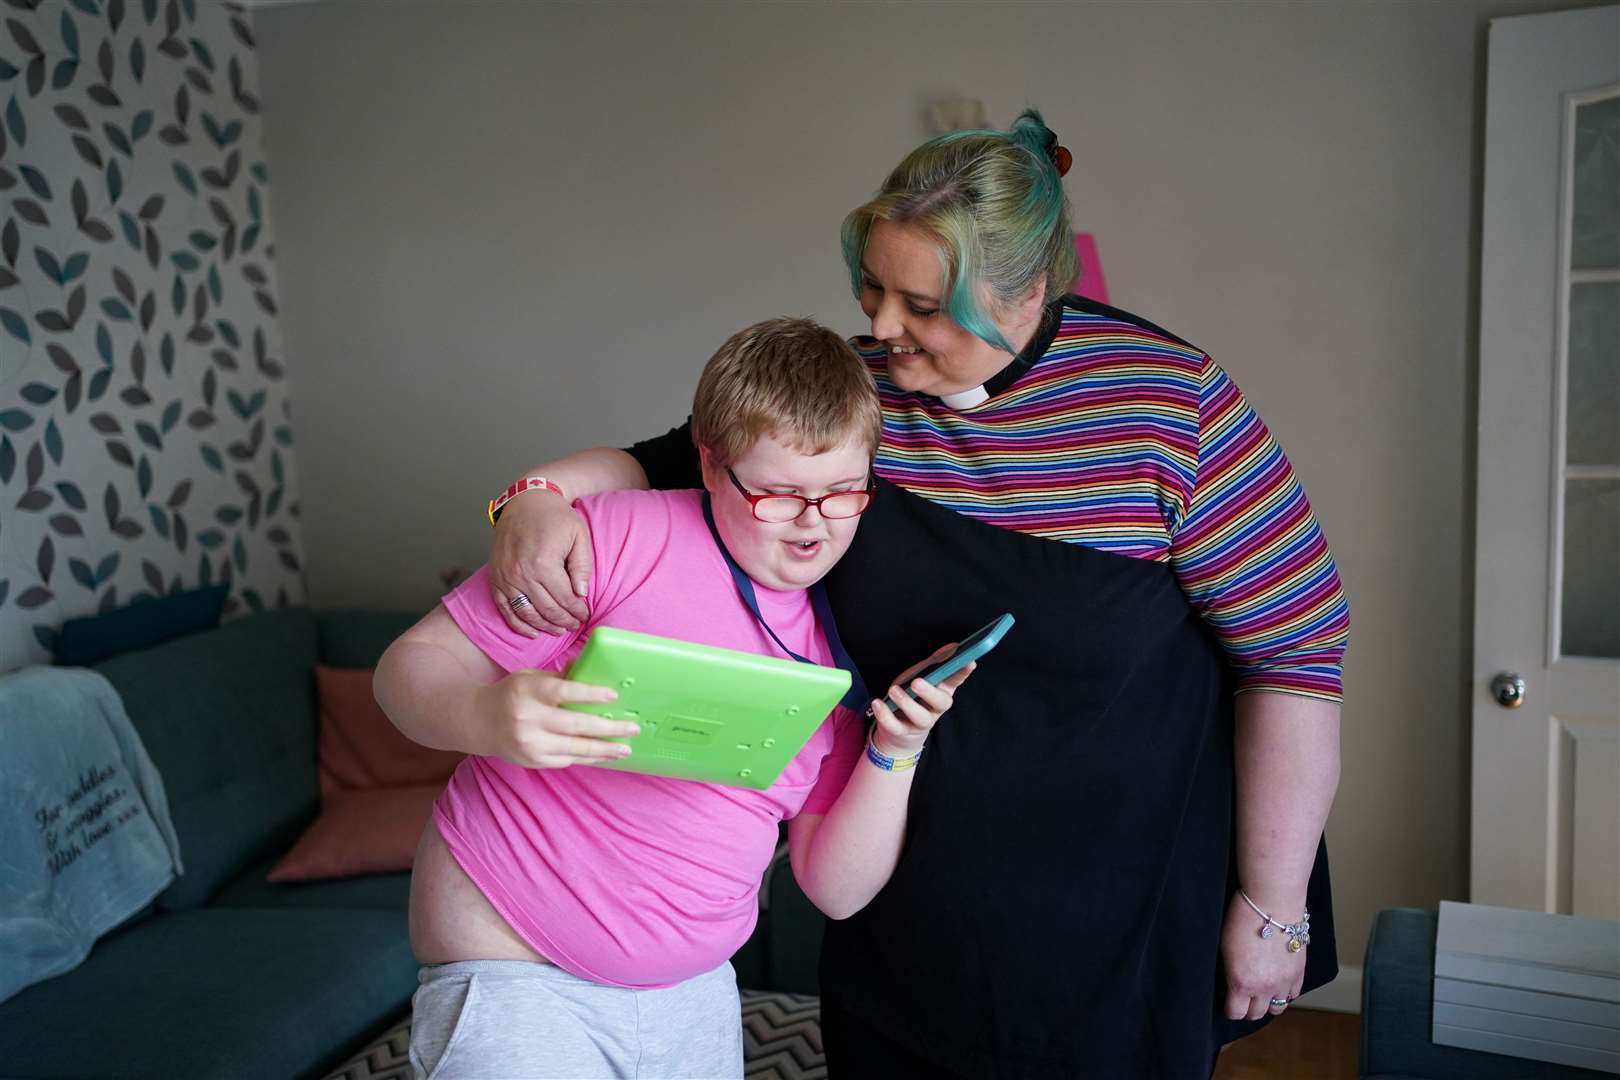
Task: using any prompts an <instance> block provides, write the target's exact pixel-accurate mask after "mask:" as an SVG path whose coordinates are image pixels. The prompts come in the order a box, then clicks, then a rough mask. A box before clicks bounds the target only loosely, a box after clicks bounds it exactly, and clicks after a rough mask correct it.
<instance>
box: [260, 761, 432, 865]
mask: <svg viewBox="0 0 1620 1080" xmlns="http://www.w3.org/2000/svg"><path fill="white" fill-rule="evenodd" d="M443 790H444V784H443V782H440V783H437V784H420V785H418V786H416V787H396V788H377V789H374V790H372V791H335V792H332V793H331V794H329V795H327V796H324V797H323V798H322V800H321V814H320V816H319V817H317V818H316V819H315V821H314V823H313V824H311V825H310V827H309V828H307V829H305V830H304V835H303V836H300V837H299V838H298V843H296V844H294V845H293V849H292V850H291V851H289V852H287V854H286V855H285V856H283V857H282V860H281V861H280V862H278V863H276V865H275V867H274V868H272V869H271V871H270V873H269V874H268V875H266V876H267V877H268V878H269V879H270V880H271V881H314V880H317V879H319V878H336V877H349V876H351V875H353V874H380V873H383V872H385V871H389V870H409V869H410V868H411V859H412V856H414V855H415V854H416V842H417V841H418V840H419V839H421V837H422V827H423V826H424V825H426V824H427V820H428V815H429V814H431V813H432V812H433V800H434V799H436V798H438V797H439V793H440V792H441V791H443Z"/></svg>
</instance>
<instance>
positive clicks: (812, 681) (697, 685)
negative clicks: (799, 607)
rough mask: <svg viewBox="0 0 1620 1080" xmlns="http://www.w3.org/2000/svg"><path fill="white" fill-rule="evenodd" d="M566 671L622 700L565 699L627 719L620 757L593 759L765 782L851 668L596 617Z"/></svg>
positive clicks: (737, 782)
mask: <svg viewBox="0 0 1620 1080" xmlns="http://www.w3.org/2000/svg"><path fill="white" fill-rule="evenodd" d="M568 678H570V679H573V680H575V681H577V682H585V683H592V684H594V685H597V686H611V687H613V688H614V689H615V690H617V691H618V694H619V696H618V700H617V701H612V702H608V703H605V704H594V703H592V704H586V703H580V704H571V705H568V706H567V708H570V709H577V710H578V711H580V712H590V713H595V714H597V715H598V716H605V717H609V718H612V719H623V720H633V721H634V722H635V723H636V724H638V725H639V726H640V727H641V734H639V735H636V736H632V737H630V738H625V739H618V740H615V741H617V742H623V743H625V744H627V745H628V746H629V747H630V748H631V751H630V756H629V757H627V758H625V759H624V760H622V761H615V762H604V763H602V764H600V765H599V766H597V767H599V768H604V769H621V770H625V771H628V772H641V773H651V774H653V775H656V776H672V777H676V778H679V779H682V780H703V781H707V782H709V783H714V784H730V785H733V786H735V787H749V788H757V789H759V790H761V791H763V790H764V789H766V788H768V787H770V786H771V785H772V784H773V783H775V782H776V778H777V777H778V776H779V775H781V772H782V770H783V769H784V768H785V767H786V766H787V763H788V762H789V761H791V760H793V756H794V755H795V754H797V753H798V752H799V750H800V749H801V748H802V747H803V746H804V744H805V743H806V742H807V741H809V738H810V736H811V735H812V734H814V732H815V730H816V728H817V727H819V726H820V725H821V722H822V721H823V720H824V719H826V717H827V714H828V713H830V712H831V711H832V709H833V706H835V705H837V704H838V702H839V699H841V698H842V697H843V696H844V694H845V693H846V692H847V691H848V690H849V684H850V677H849V672H847V671H843V670H841V669H839V668H830V667H821V666H819V665H816V664H801V663H799V662H797V661H794V660H783V659H779V658H777V657H773V656H756V655H755V654H753V653H746V652H738V651H736V650H734V649H721V648H716V647H714V646H711V645H697V644H694V643H692V642H689V641H679V640H677V639H675V638H666V637H659V636H657V635H654V634H642V633H637V632H636V631H634V630H620V629H617V628H615V627H611V626H599V627H597V628H596V629H595V630H593V631H591V636H590V638H589V640H587V641H586V643H585V648H584V650H583V651H581V652H580V654H579V656H578V658H577V659H575V661H574V663H573V665H572V666H571V667H570V668H569V669H568Z"/></svg>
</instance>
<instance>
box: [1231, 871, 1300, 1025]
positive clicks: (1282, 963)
mask: <svg viewBox="0 0 1620 1080" xmlns="http://www.w3.org/2000/svg"><path fill="white" fill-rule="evenodd" d="M1298 914H1300V912H1297V911H1295V912H1289V913H1287V914H1286V915H1283V914H1274V915H1273V918H1277V919H1286V918H1288V917H1290V916H1293V915H1298ZM1260 926H1261V920H1260V916H1258V915H1256V914H1255V913H1254V910H1253V909H1252V908H1250V907H1249V905H1248V904H1245V903H1244V902H1243V897H1241V896H1239V895H1238V894H1237V893H1236V892H1233V893H1232V896H1231V899H1230V900H1229V901H1228V903H1227V905H1226V925H1225V927H1224V928H1223V929H1222V931H1221V961H1222V963H1223V964H1224V965H1225V967H1226V1017H1227V1019H1228V1020H1244V1019H1247V1020H1258V1019H1260V1018H1261V1017H1262V1016H1264V1015H1266V1013H1268V1012H1269V1013H1271V1014H1272V1015H1273V1016H1280V1015H1282V1011H1283V1010H1284V1009H1286V1008H1287V1007H1288V1006H1287V1005H1274V1004H1272V1000H1273V999H1276V1000H1279V1001H1280V1000H1282V999H1284V998H1286V999H1287V1000H1288V1001H1290V1002H1291V1001H1293V1000H1294V999H1295V998H1297V997H1299V992H1300V988H1301V987H1302V986H1303V985H1304V982H1305V952H1306V950H1307V949H1309V948H1310V946H1309V945H1307V946H1305V947H1304V948H1302V949H1300V950H1299V951H1298V952H1289V951H1288V937H1287V935H1286V934H1283V933H1282V932H1281V931H1278V932H1277V933H1276V934H1273V935H1272V936H1271V937H1269V938H1263V937H1261V936H1260Z"/></svg>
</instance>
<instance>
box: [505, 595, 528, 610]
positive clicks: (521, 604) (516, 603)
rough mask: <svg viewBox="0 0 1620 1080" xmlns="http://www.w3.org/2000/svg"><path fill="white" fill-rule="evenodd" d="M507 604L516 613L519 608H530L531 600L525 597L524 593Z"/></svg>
mask: <svg viewBox="0 0 1620 1080" xmlns="http://www.w3.org/2000/svg"><path fill="white" fill-rule="evenodd" d="M506 603H507V606H508V607H510V608H511V609H512V610H513V611H516V610H518V609H519V608H526V607H528V606H529V598H528V597H527V596H524V595H523V594H522V593H518V594H517V595H516V596H514V597H512V599H510V600H508V601H507V602H506Z"/></svg>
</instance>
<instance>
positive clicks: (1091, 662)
mask: <svg viewBox="0 0 1620 1080" xmlns="http://www.w3.org/2000/svg"><path fill="white" fill-rule="evenodd" d="M632 453H634V454H635V455H636V457H637V459H638V460H639V461H640V462H641V463H642V466H643V468H644V469H646V471H647V473H648V476H649V479H650V480H651V481H652V482H653V484H654V486H661V487H663V486H667V487H675V486H690V485H691V484H693V483H694V482H695V481H696V478H697V477H696V470H695V464H694V462H695V455H694V453H693V451H692V450H691V443H690V437H689V435H687V434H686V431H685V429H676V431H673V432H671V433H669V435H666V436H664V437H662V438H659V439H655V440H650V441H648V442H645V443H641V444H638V445H637V446H636V447H634V448H633V449H632ZM878 487H879V490H878V493H877V497H876V498H875V499H874V501H873V503H872V506H871V508H870V509H869V510H868V511H867V513H866V515H865V517H864V518H863V520H862V523H861V526H860V528H859V530H858V531H857V532H856V537H855V540H854V543H853V545H852V546H851V548H850V550H849V553H848V554H847V555H846V556H845V557H844V559H843V560H842V561H841V562H840V563H839V564H838V565H837V566H836V567H835V568H834V570H833V571H832V573H831V574H830V575H829V576H828V578H827V585H828V591H829V595H830V596H831V599H832V605H833V610H834V612H835V614H836V617H837V620H838V627H839V631H840V633H841V634H842V636H843V640H844V644H845V646H846V647H847V648H848V650H849V652H850V655H851V656H852V658H853V659H854V660H855V662H856V664H857V665H858V666H859V667H860V669H861V671H862V674H863V676H864V678H865V680H866V682H867V684H868V686H869V687H872V688H874V690H875V689H876V688H879V687H886V686H888V685H889V684H890V683H891V682H892V681H893V678H894V676H895V675H896V674H897V673H898V672H900V671H901V670H903V669H904V668H905V667H907V666H909V665H910V664H912V663H914V662H915V661H916V660H918V659H919V658H921V657H923V656H925V655H927V654H928V653H929V652H931V651H932V650H933V649H934V648H936V647H937V646H938V645H939V643H940V642H942V641H950V640H956V639H959V638H961V637H962V636H964V635H965V634H967V633H969V632H971V631H972V630H973V629H975V628H977V627H978V626H980V625H982V624H984V623H985V622H988V621H989V620H990V619H991V618H993V617H995V616H996V615H998V614H999V613H1001V612H1003V611H1010V612H1012V613H1013V614H1014V615H1015V616H1016V617H1017V620H1018V621H1017V625H1016V626H1015V627H1014V628H1013V630H1012V631H1010V632H1009V633H1008V635H1007V636H1006V638H1005V639H1004V640H1003V641H1002V643H1001V645H1000V646H999V647H998V648H997V649H996V650H995V652H994V653H993V654H992V656H991V657H990V658H987V659H986V661H985V662H984V663H983V664H981V666H980V668H979V670H978V671H977V672H976V673H975V675H974V676H973V678H972V679H971V680H970V681H969V682H968V683H967V684H966V685H965V686H964V687H963V689H962V690H961V692H960V693H959V694H958V695H957V698H956V703H955V705H954V707H953V708H952V709H951V712H950V714H949V715H948V716H947V718H946V721H945V722H944V723H942V724H941V725H940V727H939V728H938V729H937V730H936V731H935V733H934V734H933V735H932V736H931V737H930V739H929V743H928V750H927V753H926V754H925V755H924V757H923V760H922V762H921V763H920V765H919V766H918V774H917V776H916V778H915V781H914V783H913V787H912V793H911V802H910V810H909V814H908V817H907V822H906V839H905V845H904V849H903V852H902V855H901V857H900V861H899V864H898V866H897V867H896V869H895V873H894V876H893V878H892V879H891V880H890V882H889V884H888V885H887V886H886V887H885V888H884V889H883V890H882V891H881V892H880V893H879V894H878V896H877V897H876V898H875V899H874V900H873V901H872V902H871V903H870V904H869V905H868V906H867V907H866V908H865V909H864V910H863V911H861V912H859V913H858V914H856V915H855V916H853V917H851V918H849V919H846V920H843V921H841V922H831V923H829V924H828V931H827V936H826V940H825V944H824V946H823V950H822V965H821V986H822V1002H823V1011H824V1013H828V1014H829V1017H828V1020H829V1042H830V1044H837V1045H829V1054H830V1059H829V1064H830V1065H831V1066H832V1069H833V1076H834V1077H835V1080H842V1078H847V1077H852V1076H885V1077H892V1076H895V1075H896V1074H897V1072H898V1066H897V1065H896V1064H894V1063H895V1062H897V1061H899V1060H900V1059H901V1058H908V1059H910V1061H911V1062H912V1065H913V1068H912V1070H911V1071H912V1072H913V1074H915V1075H941V1076H945V1075H961V1076H973V1077H1207V1076H1208V1075H1209V1074H1210V1071H1211V1069H1212V1068H1213V1063H1214V1059H1215V1055H1216V1053H1217V1052H1218V1050H1219V1048H1220V1046H1221V1044H1222V1043H1224V1042H1227V1041H1230V1040H1231V1039H1233V1038H1236V1037H1237V1036H1239V1035H1242V1034H1246V1033H1248V1032H1249V1031H1252V1030H1254V1029H1255V1028H1256V1027H1258V1026H1259V1024H1260V1023H1264V1022H1265V1021H1260V1022H1258V1023H1256V1024H1249V1023H1236V1024H1234V1023H1231V1022H1228V1021H1227V1020H1225V1019H1224V1015H1223V1014H1224V1003H1225V989H1224V979H1223V976H1222V973H1221V971H1220V970H1219V959H1220V958H1219V947H1220V936H1221V928H1222V922H1223V918H1224V914H1225V908H1226V903H1227V898H1228V897H1229V896H1230V895H1231V891H1232V889H1233V888H1234V887H1235V872H1234V865H1233V864H1234V853H1233V842H1232V838H1233V806H1232V804H1233V790H1234V782H1233V756H1232V755H1233V713H1232V700H1233V698H1232V691H1231V682H1230V675H1229V672H1228V670H1227V666H1226V662H1225V659H1224V655H1223V652H1222V650H1221V648H1220V647H1219V645H1218V644H1217V643H1216V641H1215V640H1214V638H1213V637H1212V636H1211V634H1210V633H1209V631H1208V630H1207V628H1206V627H1205V625H1204V624H1203V622H1202V621H1201V620H1200V619H1199V618H1198V616H1197V615H1196V614H1195V613H1194V611H1193V610H1192V609H1191V608H1190V607H1189V606H1188V603H1187V600H1186V598H1185V596H1184V595H1183V593H1182V590H1181V588H1180V587H1179V585H1178V583H1177V581H1176V578H1175V576H1174V574H1173V573H1172V571H1171V569H1170V568H1169V567H1168V566H1166V565H1164V564H1161V563H1154V562H1149V561H1145V560H1140V559H1132V558H1129V557H1126V556H1121V555H1115V554H1110V553H1107V552H1102V551H1098V550H1095V549H1093V548H1089V547H1086V546H1084V545H1080V544H1067V543H1062V542H1058V541H1052V540H1045V539H1040V538H1037V537H1033V536H1029V535H1026V534H1023V533H1018V532H1012V531H1009V530H1005V529H1001V528H998V527H996V526H993V525H987V524H984V523H982V522H979V521H975V520H973V519H971V518H968V517H965V516H962V515H959V514H957V513H955V512H953V511H951V510H948V509H945V508H943V507H940V506H938V505H935V504H934V503H932V502H929V501H927V500H925V499H923V498H920V497H918V496H916V495H913V494H911V493H909V492H907V491H905V490H903V489H901V488H898V487H896V486H894V485H892V484H888V483H886V482H882V481H880V482H879V485H878ZM1307 903H1308V906H1309V908H1310V911H1311V918H1312V942H1311V945H1310V947H1309V949H1308V950H1307V965H1306V980H1305V988H1306V989H1311V988H1313V987H1315V986H1319V985H1322V984H1323V983H1326V982H1328V981H1329V980H1331V979H1332V978H1333V977H1334V975H1335V974H1336V973H1337V959H1336V952H1335V947H1334V937H1333V918H1332V908H1331V901H1330V898H1329V894H1328V880H1327V866H1326V855H1325V849H1320V848H1319V850H1318V854H1317V860H1316V867H1315V869H1314V871H1313V873H1312V876H1311V883H1310V889H1309V893H1308V898H1307ZM1256 928H1257V929H1258V921H1257V924H1256ZM1278 947H1279V948H1281V944H1280V943H1279V945H1278ZM839 1010H842V1011H844V1012H845V1013H847V1014H848V1017H849V1018H850V1019H851V1020H853V1021H855V1025H854V1027H853V1028H852V1027H851V1025H850V1024H848V1023H843V1024H841V1023H839V1022H838V1020H837V1015H836V1014H837V1012H838V1011H839ZM851 1030H854V1031H856V1032H858V1035H857V1036H855V1037H856V1038H858V1039H864V1040H874V1039H875V1040H883V1041H888V1042H890V1043H892V1045H889V1046H867V1045H864V1044H863V1043H861V1042H856V1043H855V1044H853V1045H850V1044H848V1043H847V1042H846V1041H845V1040H847V1039H848V1038H849V1037H850V1036H849V1032H850V1031H851ZM835 1032H836V1033H837V1036H839V1037H835Z"/></svg>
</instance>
